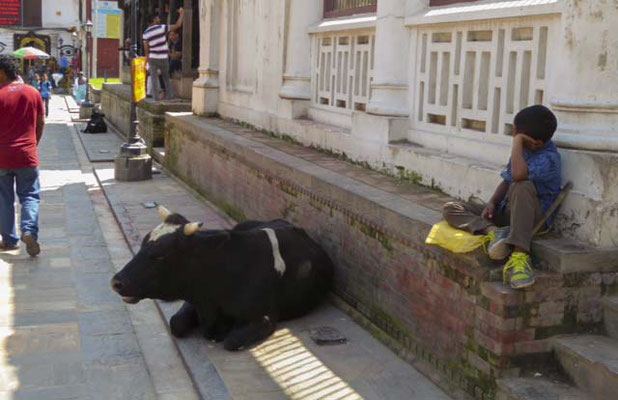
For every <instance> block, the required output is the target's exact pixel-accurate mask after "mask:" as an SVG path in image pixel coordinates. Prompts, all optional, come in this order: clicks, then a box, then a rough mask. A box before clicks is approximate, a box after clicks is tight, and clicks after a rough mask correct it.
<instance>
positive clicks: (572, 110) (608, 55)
mask: <svg viewBox="0 0 618 400" xmlns="http://www.w3.org/2000/svg"><path fill="white" fill-rule="evenodd" d="M563 10H564V11H563V15H562V21H561V30H560V32H559V35H558V37H559V38H560V40H559V47H558V48H557V49H556V51H555V53H554V54H553V57H554V70H553V71H548V72H547V73H548V75H549V76H551V77H552V78H551V79H552V80H551V99H550V105H551V107H552V109H553V110H554V111H555V112H556V114H557V116H558V120H559V122H560V130H559V132H560V133H559V134H558V135H557V137H556V142H558V143H559V144H560V145H561V146H564V147H573V148H581V149H588V150H603V151H613V152H618V24H617V23H616V21H618V8H616V5H615V4H614V2H605V1H591V2H581V1H576V0H565V4H564V9H563Z"/></svg>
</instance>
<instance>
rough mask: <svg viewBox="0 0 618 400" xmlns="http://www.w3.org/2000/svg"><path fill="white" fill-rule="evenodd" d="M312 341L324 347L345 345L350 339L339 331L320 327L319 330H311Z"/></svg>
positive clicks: (328, 327)
mask: <svg viewBox="0 0 618 400" xmlns="http://www.w3.org/2000/svg"><path fill="white" fill-rule="evenodd" d="M310 336H311V339H312V340H313V341H314V342H315V343H316V344H318V345H320V346H323V345H327V344H344V343H347V341H348V339H347V338H346V337H345V336H343V335H342V334H341V332H339V331H338V330H337V329H335V328H332V327H330V326H320V327H318V328H314V329H311V331H310Z"/></svg>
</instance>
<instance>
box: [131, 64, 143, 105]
mask: <svg viewBox="0 0 618 400" xmlns="http://www.w3.org/2000/svg"><path fill="white" fill-rule="evenodd" d="M131 72H132V73H133V100H134V101H135V102H136V103H139V102H140V101H142V100H144V99H145V98H146V57H138V58H134V59H133V65H132V67H131Z"/></svg>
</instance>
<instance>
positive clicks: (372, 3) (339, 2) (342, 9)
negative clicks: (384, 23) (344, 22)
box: [324, 0, 378, 18]
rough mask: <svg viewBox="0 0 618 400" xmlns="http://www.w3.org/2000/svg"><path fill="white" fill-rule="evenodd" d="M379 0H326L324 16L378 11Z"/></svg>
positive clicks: (335, 16) (332, 16)
mask: <svg viewBox="0 0 618 400" xmlns="http://www.w3.org/2000/svg"><path fill="white" fill-rule="evenodd" d="M377 8H378V0H324V18H337V17H345V16H348V15H353V14H364V13H372V12H376V10H377Z"/></svg>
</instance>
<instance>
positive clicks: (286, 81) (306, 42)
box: [279, 0, 324, 100]
mask: <svg viewBox="0 0 618 400" xmlns="http://www.w3.org/2000/svg"><path fill="white" fill-rule="evenodd" d="M285 3H286V13H285V19H286V20H285V49H284V51H285V58H284V61H285V65H284V74H283V85H282V86H281V90H280V91H279V97H281V98H282V99H288V100H309V99H310V98H311V83H310V82H311V78H310V77H311V37H310V36H309V34H308V32H307V31H308V28H309V27H310V26H311V25H314V24H316V23H318V22H319V21H320V20H321V19H322V13H323V4H324V2H323V1H321V0H286V2H285Z"/></svg>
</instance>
